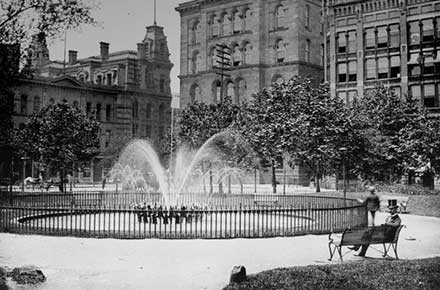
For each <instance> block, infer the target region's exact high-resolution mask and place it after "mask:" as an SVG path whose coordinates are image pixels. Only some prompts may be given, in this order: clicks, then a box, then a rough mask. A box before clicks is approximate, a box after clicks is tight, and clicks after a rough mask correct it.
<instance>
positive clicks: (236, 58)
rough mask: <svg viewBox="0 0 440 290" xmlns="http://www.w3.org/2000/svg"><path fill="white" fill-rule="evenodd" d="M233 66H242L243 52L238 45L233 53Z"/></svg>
mask: <svg viewBox="0 0 440 290" xmlns="http://www.w3.org/2000/svg"><path fill="white" fill-rule="evenodd" d="M232 65H233V66H240V65H241V51H240V47H239V46H238V44H236V45H235V46H234V49H233V52H232Z"/></svg>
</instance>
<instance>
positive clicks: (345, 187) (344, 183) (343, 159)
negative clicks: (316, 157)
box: [339, 147, 348, 201]
mask: <svg viewBox="0 0 440 290" xmlns="http://www.w3.org/2000/svg"><path fill="white" fill-rule="evenodd" d="M347 150H348V149H347V148H346V147H341V148H339V151H341V155H342V180H343V181H342V182H343V192H344V201H345V199H346V197H347V184H346V175H347V173H346V168H345V153H346V152H347Z"/></svg>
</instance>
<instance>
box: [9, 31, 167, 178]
mask: <svg viewBox="0 0 440 290" xmlns="http://www.w3.org/2000/svg"><path fill="white" fill-rule="evenodd" d="M109 46H110V45H109V44H108V43H105V42H101V43H100V44H99V51H100V53H99V55H97V56H91V57H87V58H82V59H78V57H77V56H78V52H76V51H72V50H70V51H69V52H68V60H66V61H51V60H50V59H49V51H48V49H47V45H46V41H45V37H44V34H40V35H37V36H35V37H34V39H33V42H32V45H31V48H30V51H31V55H32V57H31V58H32V64H33V67H34V69H35V71H36V74H35V76H34V77H33V78H32V79H24V80H22V81H21V83H20V85H19V86H17V87H16V88H15V100H14V115H13V121H14V126H15V127H17V128H20V127H21V126H23V125H24V123H25V122H26V120H27V118H28V117H29V116H30V115H31V114H32V113H34V112H36V111H38V110H40V109H41V108H42V107H43V106H45V105H47V104H50V103H57V102H68V103H70V104H72V105H73V106H76V107H80V108H81V110H82V111H83V112H84V113H85V114H87V115H94V116H95V117H96V119H97V120H98V121H99V122H100V123H101V126H102V127H101V136H100V147H101V150H100V152H101V153H100V155H99V156H98V157H97V158H96V159H95V160H92V161H91V163H90V167H88V168H86V169H85V170H83V171H82V172H81V173H79V175H78V176H79V178H80V180H83V181H98V180H100V179H101V178H102V176H104V175H105V173H106V171H108V170H109V168H110V167H111V166H112V163H113V162H114V159H115V157H117V153H119V152H115V151H119V150H120V149H121V147H122V146H123V145H124V144H126V143H127V142H128V141H129V140H130V139H132V138H136V137H138V138H149V139H152V140H158V139H160V138H163V137H165V131H166V129H167V128H168V127H169V126H170V123H171V113H170V112H171V107H170V104H171V88H170V71H171V69H172V67H173V64H172V63H171V62H170V58H169V56H170V54H169V51H168V44H167V38H166V36H165V34H164V30H163V27H160V26H158V25H156V24H154V25H152V26H148V27H147V31H146V35H145V38H144V39H143V40H142V42H140V43H138V45H137V50H125V51H117V52H110V50H109ZM31 170H32V168H29V169H28V170H27V175H28V176H30V175H31ZM34 171H35V170H34ZM34 175H35V172H34Z"/></svg>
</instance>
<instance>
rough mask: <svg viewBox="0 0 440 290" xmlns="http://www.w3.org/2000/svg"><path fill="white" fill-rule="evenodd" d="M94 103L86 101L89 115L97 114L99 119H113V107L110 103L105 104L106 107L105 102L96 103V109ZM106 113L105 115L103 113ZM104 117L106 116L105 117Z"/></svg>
mask: <svg viewBox="0 0 440 290" xmlns="http://www.w3.org/2000/svg"><path fill="white" fill-rule="evenodd" d="M92 106H93V104H92V103H91V102H87V103H86V114H87V116H90V115H92V114H93V115H95V117H96V120H98V121H111V120H112V118H113V108H112V105H110V104H105V108H104V106H103V104H101V103H96V106H95V110H93V109H92ZM103 113H105V115H104V116H103V115H102V114H103ZM103 117H104V118H103Z"/></svg>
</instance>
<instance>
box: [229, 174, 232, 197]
mask: <svg viewBox="0 0 440 290" xmlns="http://www.w3.org/2000/svg"><path fill="white" fill-rule="evenodd" d="M228 194H232V188H231V175H230V174H229V175H228Z"/></svg>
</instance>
